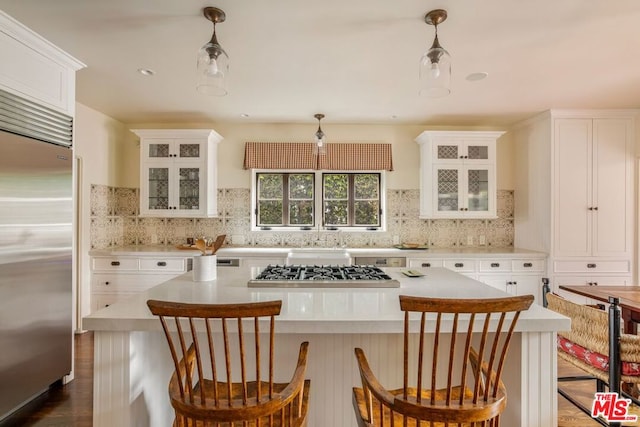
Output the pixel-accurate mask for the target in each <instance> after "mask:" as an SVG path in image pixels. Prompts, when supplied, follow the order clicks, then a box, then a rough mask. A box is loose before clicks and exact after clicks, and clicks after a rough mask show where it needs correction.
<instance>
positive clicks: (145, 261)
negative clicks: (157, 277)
mask: <svg viewBox="0 0 640 427" xmlns="http://www.w3.org/2000/svg"><path fill="white" fill-rule="evenodd" d="M140 271H153V272H158V273H160V272H163V271H170V272H176V273H179V272H182V271H187V269H186V260H185V259H184V258H164V259H163V258H141V259H140Z"/></svg>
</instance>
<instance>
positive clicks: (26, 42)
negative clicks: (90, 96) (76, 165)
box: [0, 10, 85, 116]
mask: <svg viewBox="0 0 640 427" xmlns="http://www.w3.org/2000/svg"><path fill="white" fill-rule="evenodd" d="M0 52H2V56H3V58H4V59H3V60H2V61H0V89H3V90H6V91H7V92H11V93H13V94H15V95H18V96H21V97H23V98H27V99H29V100H31V101H34V102H36V103H38V104H41V105H44V106H47V107H50V108H53V109H55V110H57V111H61V112H63V113H66V114H68V115H70V116H73V115H74V111H75V102H76V98H75V73H76V71H77V70H79V69H81V68H84V67H85V65H84V64H83V63H81V62H80V61H78V60H77V59H75V58H73V57H71V56H70V55H68V54H67V53H65V52H63V51H62V50H60V49H58V48H57V47H55V46H54V45H52V44H51V43H50V42H48V41H47V40H45V39H43V38H42V37H40V36H39V35H38V34H36V33H34V32H32V31H31V30H29V29H28V28H27V27H25V26H24V25H22V24H21V23H19V22H18V21H16V20H15V19H13V18H11V17H10V16H8V15H7V14H6V13H4V12H2V11H1V10H0Z"/></svg>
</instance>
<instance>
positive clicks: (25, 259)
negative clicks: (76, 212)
mask: <svg viewBox="0 0 640 427" xmlns="http://www.w3.org/2000/svg"><path fill="white" fill-rule="evenodd" d="M72 189H73V185H72V151H71V149H70V148H67V147H64V146H60V145H54V144H50V143H47V142H41V141H38V140H35V139H30V138H26V137H23V136H18V135H15V134H12V133H8V132H3V131H0V420H1V419H4V418H6V417H7V415H9V414H10V413H12V412H13V411H14V410H16V409H17V408H19V407H21V406H22V405H23V404H25V403H27V402H28V401H29V400H31V399H32V398H34V397H36V396H37V395H39V394H40V393H41V392H43V391H44V390H46V389H47V388H48V387H49V386H50V385H51V384H53V383H55V382H56V381H58V380H60V379H62V378H63V377H64V376H65V375H67V374H68V373H70V371H71V362H72V345H73V335H72V334H73V332H72V306H73V304H72V241H73V238H72V236H73V228H72V222H73V201H72V194H73V191H72Z"/></svg>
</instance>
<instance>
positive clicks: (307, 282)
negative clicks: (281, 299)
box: [248, 265, 400, 287]
mask: <svg viewBox="0 0 640 427" xmlns="http://www.w3.org/2000/svg"><path fill="white" fill-rule="evenodd" d="M248 284H249V286H252V287H253V286H256V287H257V286H261V287H270V286H290V287H296V286H299V287H316V286H324V287H399V286H400V282H398V281H397V280H394V279H392V278H391V276H389V275H388V274H386V273H385V272H384V271H382V270H381V269H380V268H379V267H376V266H374V265H351V266H341V265H269V266H267V267H266V268H265V269H264V270H262V271H261V272H260V274H258V276H256V278H255V279H252V280H250V281H249V283H248Z"/></svg>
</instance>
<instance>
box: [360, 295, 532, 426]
mask: <svg viewBox="0 0 640 427" xmlns="http://www.w3.org/2000/svg"><path fill="white" fill-rule="evenodd" d="M532 302H533V296H532V295H524V296H517V297H507V298H494V299H440V298H422V297H412V296H405V295H400V308H401V309H402V310H403V311H404V312H405V315H404V364H403V365H404V366H403V367H404V378H403V382H404V385H403V387H402V388H399V389H395V390H387V389H385V388H384V387H383V386H382V384H380V382H379V381H378V379H377V378H376V377H375V375H374V374H373V371H372V370H371V368H370V367H369V364H368V362H367V358H366V357H365V354H364V352H363V351H362V349H360V348H356V349H355V353H356V359H357V362H358V367H359V368H360V376H361V378H362V388H358V387H354V389H353V405H354V409H355V414H356V419H357V421H358V425H359V426H360V427H365V426H366V427H371V426H376V427H382V426H403V427H407V426H429V427H433V426H438V427H439V426H451V427H453V426H471V425H474V426H490V427H497V426H498V425H499V423H500V414H501V413H502V412H503V411H504V408H505V407H506V404H507V390H506V388H505V386H504V384H503V383H502V381H501V380H500V378H501V375H502V372H503V368H504V364H505V360H506V356H507V351H508V349H509V342H510V341H511V337H512V335H513V331H514V328H515V325H516V322H517V321H518V318H519V316H520V312H521V311H523V310H527V309H528V308H529V307H530V306H531V303H532ZM412 313H417V314H412ZM414 316H415V317H414ZM410 320H415V321H418V320H419V337H418V339H417V340H410V331H409V327H410V324H412V323H413V322H410ZM415 332H418V330H416V331H415ZM416 341H417V342H416ZM414 342H416V344H413V343H414ZM410 344H411V345H410ZM410 367H411V370H413V369H415V370H417V372H416V375H415V378H411V380H410V375H409V371H410ZM411 376H412V377H413V374H412V375H411ZM474 423H475V424H474Z"/></svg>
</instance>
